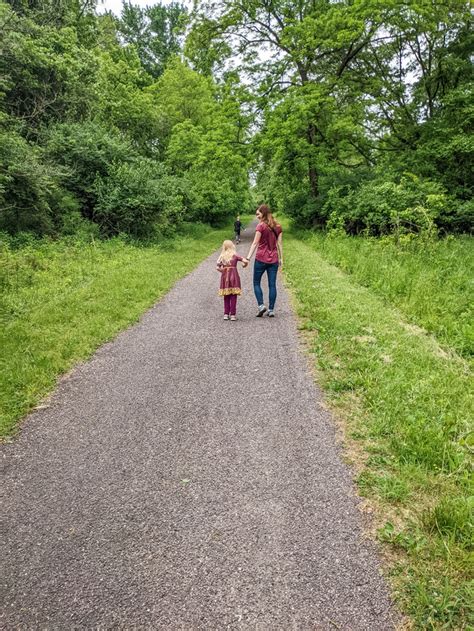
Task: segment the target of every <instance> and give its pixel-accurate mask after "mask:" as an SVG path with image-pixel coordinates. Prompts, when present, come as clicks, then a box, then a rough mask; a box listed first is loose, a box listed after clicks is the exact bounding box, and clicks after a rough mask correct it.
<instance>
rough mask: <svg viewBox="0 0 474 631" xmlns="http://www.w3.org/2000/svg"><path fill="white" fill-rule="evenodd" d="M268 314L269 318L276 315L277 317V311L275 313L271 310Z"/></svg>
mask: <svg viewBox="0 0 474 631" xmlns="http://www.w3.org/2000/svg"><path fill="white" fill-rule="evenodd" d="M267 316H268V317H269V318H274V317H275V313H274V312H273V311H269V312H268V313H267Z"/></svg>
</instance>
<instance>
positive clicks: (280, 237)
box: [277, 232, 283, 267]
mask: <svg viewBox="0 0 474 631" xmlns="http://www.w3.org/2000/svg"><path fill="white" fill-rule="evenodd" d="M277 250H278V263H279V264H280V267H283V234H282V233H281V232H280V234H279V235H278V239H277Z"/></svg>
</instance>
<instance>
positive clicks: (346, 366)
mask: <svg viewBox="0 0 474 631" xmlns="http://www.w3.org/2000/svg"><path fill="white" fill-rule="evenodd" d="M298 236H299V235H298ZM338 239H339V238H338ZM285 241H286V242H285V250H286V256H285V263H286V271H285V275H286V279H287V282H288V284H289V286H290V288H291V290H292V293H293V295H294V297H295V303H296V306H297V311H298V314H299V316H300V319H301V323H300V326H301V328H302V329H303V330H304V331H305V338H306V339H307V343H308V349H309V351H310V352H311V353H313V357H314V360H315V364H316V367H317V370H318V374H319V380H320V383H321V385H322V386H323V388H324V389H325V391H326V394H327V398H328V400H329V401H330V402H331V403H332V404H333V405H334V406H335V407H336V408H337V409H338V410H339V413H340V414H341V417H342V418H343V419H344V426H345V441H346V448H347V453H348V454H349V456H350V457H351V458H352V461H353V463H354V464H355V466H357V470H358V484H359V489H360V492H361V494H362V495H364V496H366V497H367V498H369V500H370V502H371V504H372V509H373V511H374V512H373V514H374V515H376V516H377V517H376V523H377V524H378V527H379V531H378V536H379V538H380V539H381V540H382V541H384V542H386V543H387V545H388V549H389V550H390V551H391V554H392V556H391V558H392V562H391V569H390V573H391V576H392V580H393V586H394V591H395V593H396V595H397V597H398V599H399V602H400V604H401V606H402V608H403V610H404V611H405V612H406V613H407V614H409V615H410V617H411V619H412V621H413V624H414V626H415V628H417V629H467V628H468V625H469V616H470V613H472V610H470V601H469V578H470V568H471V566H470V556H469V555H470V553H471V551H472V526H473V519H472V509H473V506H472V501H471V498H470V486H469V483H470V436H472V434H470V432H471V431H472V418H473V417H474V401H473V397H472V374H471V372H470V370H469V366H468V364H467V362H466V361H465V360H464V359H463V358H462V357H460V356H459V355H458V354H456V353H450V352H446V349H445V348H442V347H441V346H440V344H439V343H438V341H437V340H436V338H434V337H433V336H428V335H425V334H423V332H420V330H419V329H418V328H417V327H414V326H412V325H410V324H408V323H407V318H406V314H405V313H404V312H403V311H401V310H400V309H399V308H398V306H399V300H398V297H399V296H402V297H404V296H405V295H408V294H406V292H405V291H404V289H403V287H400V288H399V289H398V290H397V291H396V290H395V289H394V287H395V283H393V284H392V289H389V290H388V289H387V288H386V287H384V282H383V277H384V275H385V273H384V271H383V270H384V269H386V270H387V269H388V275H386V281H387V283H390V281H391V273H392V271H391V270H392V269H393V267H394V265H390V262H391V261H392V260H393V258H392V257H393V252H394V251H393V248H392V246H389V253H385V252H384V250H383V248H384V246H383V245H382V244H380V245H379V244H373V243H369V244H368V245H366V244H365V243H362V244H361V245H359V243H358V242H356V241H355V240H346V239H340V240H336V241H331V242H329V243H325V242H324V241H323V239H322V237H318V236H316V237H310V238H308V239H306V240H302V239H300V238H294V237H291V235H289V234H288V233H287V234H286V240H285ZM454 245H455V244H454ZM452 246H453V244H451V246H450V247H452ZM466 247H468V246H467V244H466V243H463V242H462V241H461V245H460V246H459V249H457V246H456V245H455V248H456V250H455V251H457V252H460V251H464V250H463V248H466ZM350 248H353V250H351V249H350ZM353 251H354V252H355V254H354V257H352V252H353ZM335 252H336V254H337V256H336V254H335ZM378 252H380V257H381V260H380V262H379V265H377V259H376V255H377V253H378ZM444 252H446V251H444ZM328 253H331V256H329V255H328ZM326 256H328V258H333V260H339V261H340V260H341V259H342V257H343V256H345V257H346V264H345V265H344V267H345V269H358V270H362V269H364V265H365V264H364V262H363V258H364V256H365V257H366V258H367V257H369V256H370V257H371V258H372V260H371V261H370V263H367V264H366V267H365V269H367V270H371V274H372V276H371V279H372V280H371V283H372V282H373V283H375V280H377V282H378V283H379V284H378V285H377V287H376V291H374V290H373V289H372V286H370V287H364V286H362V284H360V283H359V282H357V278H358V277H357V275H356V274H346V273H344V272H343V271H342V270H341V269H340V268H338V267H335V266H333V265H331V264H330V263H329V262H328V261H327V260H325V257H326ZM403 256H405V257H406V258H408V259H409V261H408V262H407V261H406V258H403V257H402V259H401V260H402V263H400V269H401V270H402V271H403V270H405V269H408V268H409V269H410V270H411V273H412V274H413V275H414V276H415V277H416V278H422V277H425V278H426V277H429V275H428V258H425V255H420V259H419V260H420V261H421V263H420V268H421V269H417V267H416V262H417V260H418V259H417V255H416V252H410V253H409V254H404V255H403ZM353 259H354V260H355V262H354V260H353ZM395 260H397V259H395ZM432 263H433V264H432V268H433V269H432V277H431V278H432V279H435V280H432V284H431V286H430V285H425V286H424V290H423V292H422V295H421V296H411V297H410V300H408V301H407V303H405V304H406V305H412V304H416V305H418V306H419V313H422V314H427V313H429V312H430V307H429V305H423V304H422V303H423V301H424V302H428V303H429V301H430V300H431V297H432V295H431V293H430V292H431V291H432V290H433V291H435V292H438V289H439V291H440V292H441V293H442V295H443V296H444V297H447V296H456V304H457V305H460V304H463V297H461V296H460V295H459V294H460V293H462V292H461V291H460V288H461V284H460V283H459V282H458V280H455V281H454V282H455V288H454V289H453V288H451V287H446V286H442V285H440V283H439V274H438V271H437V267H436V264H437V260H436V258H434V259H433V261H432ZM453 265H454V264H453ZM454 267H457V268H459V269H460V267H461V266H460V265H459V262H457V263H456V265H454ZM377 268H379V269H377ZM463 273H464V272H462V271H461V270H460V271H459V276H458V277H457V278H459V277H461V276H462V275H463ZM434 288H435V289H434ZM420 291H421V290H420ZM391 292H393V293H391ZM389 296H390V297H392V296H394V297H393V298H392V299H393V301H394V303H395V304H390V302H389V299H388V297H389ZM438 299H439V296H438V295H435V296H434V300H435V301H436V300H438ZM453 300H454V298H453ZM410 309H411V307H410ZM406 311H409V307H406ZM436 313H437V315H436V318H434V322H436V326H437V330H438V331H440V330H442V329H441V324H442V313H443V312H442V310H441V309H440V308H438V309H437V312H436ZM446 313H447V314H448V317H452V318H453V319H454V317H455V316H454V314H457V313H458V310H457V308H456V309H451V305H450V303H449V301H448V304H447V305H446ZM410 315H411V312H410ZM450 330H451V329H450ZM452 330H453V331H454V327H453V329H452ZM440 337H441V336H440ZM442 339H443V338H442ZM447 339H448V337H445V338H444V339H443V341H444V342H446V341H447ZM449 339H450V340H455V341H456V346H457V349H458V350H460V349H466V348H467V344H466V340H465V339H464V338H463V336H461V335H458V334H453V335H451V337H449ZM453 344H454V342H453ZM448 351H449V349H448ZM471 569H472V568H471Z"/></svg>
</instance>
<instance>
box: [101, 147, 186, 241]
mask: <svg viewBox="0 0 474 631" xmlns="http://www.w3.org/2000/svg"><path fill="white" fill-rule="evenodd" d="M93 191H94V194H95V196H96V198H97V204H96V206H95V208H94V221H96V222H97V223H98V224H99V225H100V227H101V231H102V233H103V234H104V235H106V236H111V235H115V234H119V233H121V232H126V233H129V234H132V235H134V236H137V237H143V236H146V235H148V234H149V233H150V232H151V231H152V229H153V227H155V229H158V230H159V231H161V232H163V231H166V229H167V228H169V227H170V226H171V225H172V224H173V223H177V222H179V221H180V220H181V218H182V210H183V205H182V193H181V190H180V186H179V181H178V180H177V178H175V177H173V176H171V175H169V174H168V173H167V171H166V169H165V167H164V166H163V164H161V163H158V162H155V161H153V160H150V159H147V158H136V159H135V160H134V161H133V162H129V163H126V162H122V163H118V164H114V165H112V166H111V167H110V169H109V173H108V175H107V177H103V176H101V175H100V174H99V175H97V177H96V180H95V182H94V185H93Z"/></svg>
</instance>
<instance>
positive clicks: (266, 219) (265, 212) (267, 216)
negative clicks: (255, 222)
mask: <svg viewBox="0 0 474 631" xmlns="http://www.w3.org/2000/svg"><path fill="white" fill-rule="evenodd" d="M257 210H258V211H259V212H260V213H262V221H263V223H266V224H267V226H268V227H269V228H271V229H272V230H273V229H274V228H276V226H277V225H278V224H277V222H276V221H275V220H274V219H273V215H272V213H271V212H270V208H268V206H267V205H266V204H262V205H261V206H259V207H258V208H257Z"/></svg>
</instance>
